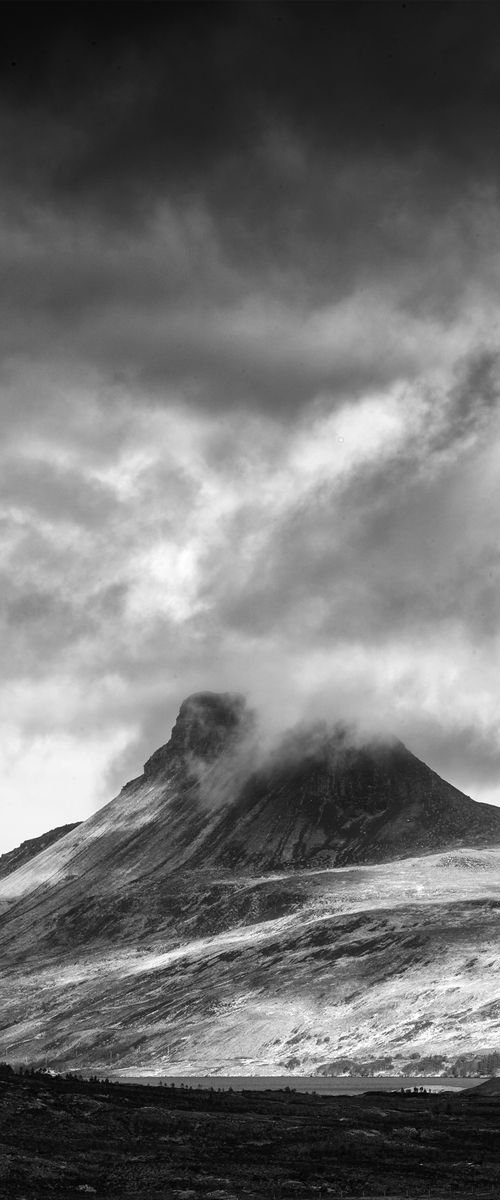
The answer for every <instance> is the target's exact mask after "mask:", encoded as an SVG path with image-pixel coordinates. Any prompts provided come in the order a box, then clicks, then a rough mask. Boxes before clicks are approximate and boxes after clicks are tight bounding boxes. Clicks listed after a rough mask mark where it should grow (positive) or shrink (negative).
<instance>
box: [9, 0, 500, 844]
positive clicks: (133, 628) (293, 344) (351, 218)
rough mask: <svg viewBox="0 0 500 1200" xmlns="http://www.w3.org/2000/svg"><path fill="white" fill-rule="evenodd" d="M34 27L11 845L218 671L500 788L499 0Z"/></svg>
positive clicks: (14, 84)
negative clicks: (495, 0)
mask: <svg viewBox="0 0 500 1200" xmlns="http://www.w3.org/2000/svg"><path fill="white" fill-rule="evenodd" d="M2 22H3V32H2V67H1V71H0V144H1V150H2V181H1V185H0V218H1V219H0V258H1V270H0V308H1V313H2V321H1V324H0V387H1V403H2V441H1V446H0V479H1V492H2V507H1V511H0V543H1V546H2V562H1V575H2V592H1V597H2V599H1V604H0V621H1V623H2V625H1V627H2V642H3V650H2V666H3V671H2V684H1V688H0V700H1V708H2V723H3V735H2V741H1V751H0V770H1V773H2V778H3V792H4V794H5V796H6V805H5V811H6V814H7V818H6V822H5V831H4V833H3V834H2V837H3V841H4V847H3V848H8V846H10V845H12V844H14V843H15V842H16V841H20V840H21V839H22V837H24V836H26V837H28V836H31V835H34V834H36V833H38V832H42V831H43V830H44V829H46V828H49V827H51V826H54V825H57V824H61V823H62V821H63V820H71V819H77V818H78V817H80V816H85V815H87V814H88V813H89V812H91V811H92V810H93V809H94V808H96V807H97V806H98V805H99V804H101V803H103V802H104V801H105V800H106V799H108V798H109V797H110V796H111V795H112V794H113V792H114V791H116V790H117V788H119V787H120V786H121V785H122V783H123V782H125V779H126V778H127V777H128V776H129V775H134V774H137V773H138V771H139V770H140V768H141V765H142V762H143V761H144V760H145V759H146V758H147V757H148V756H149V754H150V753H151V752H152V751H153V750H154V749H155V748H156V746H157V745H159V744H161V743H162V742H164V741H165V740H166V739H167V737H168V735H169V731H170V727H171V725H172V723H173V721H174V719H175V715H176V711H177V709H178V707H179V704H180V702H181V701H182V699H183V698H184V696H185V695H186V694H188V693H189V692H190V691H193V690H197V689H200V688H210V689H213V690H215V689H218V688H223V689H227V688H234V689H235V690H237V691H244V692H247V693H248V695H249V698H250V700H251V701H252V702H253V703H255V704H256V705H257V706H258V707H259V708H260V710H261V712H262V713H263V719H264V722H265V724H266V725H267V727H268V728H269V729H271V730H274V729H278V728H280V727H282V726H283V725H284V724H287V723H289V722H290V723H292V722H293V721H295V720H299V719H302V718H303V717H304V716H306V717H307V716H308V715H309V716H311V717H316V716H326V717H327V718H331V719H338V718H343V717H348V718H349V719H350V720H356V721H358V722H359V724H360V725H361V726H362V727H367V728H374V727H375V728H377V729H381V730H383V731H390V732H391V733H394V734H396V735H398V736H400V737H402V738H403V740H404V741H406V742H407V744H408V745H409V746H410V748H412V749H414V750H415V752H417V753H418V754H420V755H421V757H423V758H425V759H426V760H427V761H428V762H429V763H430V765H431V766H433V767H434V768H435V769H437V770H438V771H441V772H442V773H443V774H445V775H446V776H447V777H448V778H449V779H450V780H451V781H452V782H454V783H455V784H457V785H458V786H459V787H462V788H463V789H464V790H465V791H467V792H468V793H469V794H472V795H474V796H475V797H477V798H478V799H480V798H483V799H488V800H492V801H494V802H497V803H498V802H500V788H499V783H498V779H499V775H498V772H499V759H500V741H499V732H500V728H499V726H500V720H499V716H498V684H497V679H498V674H499V672H498V667H499V661H498V658H499V655H498V649H499V620H498V585H499V552H498V546H499V537H498V528H497V526H498V517H497V513H498V512H499V511H500V504H499V500H500V496H499V483H498V455H499V453H500V415H499V403H498V397H499V387H500V359H499V357H498V350H499V345H498V329H499V321H500V207H499V184H500V179H499V168H498V161H499V160H498V152H497V129H498V118H499V115H500V82H499V76H498V70H497V56H496V46H497V44H498V37H499V36H500V14H499V11H498V6H497V5H493V4H482V5H480V6H475V5H473V4H469V3H462V4H443V5H442V4H433V5H432V6H431V5H428V4H421V3H418V2H417V3H412V4H409V5H404V4H402V5H395V4H392V3H391V4H383V3H377V4H371V3H370V4H358V3H354V4H352V3H350V4H331V5H326V4H322V3H308V4H303V3H294V4H288V3H285V4H281V3H271V4H269V3H251V4H247V3H241V4H238V5H234V4H218V3H210V4H200V5H198V4H189V5H184V4H162V5H157V4H141V5H135V4H125V5H120V6H117V5H114V4H100V5H86V4H79V5H73V6H63V5H52V4H40V5H37V6H34V5H33V6H31V5H23V6H17V5H10V4H7V5H4V6H3V10H2ZM0 848H2V847H0Z"/></svg>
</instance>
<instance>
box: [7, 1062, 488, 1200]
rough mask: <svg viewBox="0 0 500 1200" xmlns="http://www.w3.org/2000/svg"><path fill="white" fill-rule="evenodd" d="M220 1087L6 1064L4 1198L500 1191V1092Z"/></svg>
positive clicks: (142, 1199) (275, 1197)
mask: <svg viewBox="0 0 500 1200" xmlns="http://www.w3.org/2000/svg"><path fill="white" fill-rule="evenodd" d="M216 1088H217V1080H216V1079H214V1088H213V1089H210V1090H208V1089H201V1088H188V1087H181V1088H179V1087H174V1086H173V1085H172V1086H166V1087H154V1088H152V1087H147V1086H142V1085H128V1084H115V1083H110V1082H109V1081H100V1080H97V1079H93V1080H82V1079H79V1078H75V1077H62V1076H56V1077H52V1076H50V1075H44V1074H42V1073H39V1074H32V1075H30V1074H29V1073H28V1074H25V1075H15V1074H14V1073H13V1072H12V1071H11V1069H10V1068H9V1067H6V1066H4V1067H0V1117H1V1124H2V1143H1V1145H0V1195H1V1196H2V1197H3V1196H5V1197H9V1198H12V1200H21V1197H24V1198H25V1200H35V1198H36V1200H43V1198H44V1197H46V1196H47V1197H48V1196H54V1195H55V1196H64V1200H73V1198H74V1200H76V1198H77V1197H81V1196H82V1195H85V1194H86V1195H89V1196H91V1195H95V1196H96V1197H103V1198H104V1197H106V1200H122V1198H123V1197H126V1196H134V1197H135V1200H152V1198H153V1197H160V1196H161V1197H163V1200H166V1198H167V1197H168V1200H244V1198H246V1200H264V1198H266V1200H291V1198H292V1197H294V1198H296V1200H300V1198H302V1197H303V1198H304V1200H305V1198H306V1197H307V1198H309V1197H313V1196H314V1197H318V1196H330V1197H341V1196H343V1197H355V1196H356V1197H358V1198H361V1197H379V1196H386V1197H391V1198H392V1200H396V1197H397V1198H398V1200H399V1198H400V1197H411V1198H415V1200H416V1198H417V1197H433V1200H438V1198H439V1200H441V1198H443V1200H444V1197H445V1196H446V1197H461V1198H463V1200H465V1198H466V1197H467V1198H470V1200H472V1197H473V1196H474V1197H476V1200H480V1198H481V1197H484V1198H485V1200H486V1198H488V1200H493V1197H495V1198H497V1197H498V1188H499V1185H500V1149H499V1146H498V1137H497V1133H498V1122H499V1117H500V1101H499V1099H498V1097H497V1098H495V1097H491V1096H488V1095H484V1094H481V1093H476V1094H470V1093H469V1094H464V1093H461V1094H459V1095H456V1094H451V1093H441V1094H440V1095H437V1096H436V1095H425V1094H422V1093H413V1092H410V1093H408V1092H406V1093H405V1094H402V1093H400V1092H389V1093H388V1092H379V1093H371V1094H370V1095H365V1096H343V1097H339V1096H315V1095H306V1094H304V1093H302V1094H301V1093H294V1091H293V1088H286V1089H285V1090H284V1091H282V1092H278V1091H268V1092H256V1091H251V1092H250V1091H246V1092H245V1091H243V1092H233V1093H231V1092H225V1091H221V1092H219V1091H217V1090H216Z"/></svg>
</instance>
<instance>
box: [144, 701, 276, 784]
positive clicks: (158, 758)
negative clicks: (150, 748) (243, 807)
mask: <svg viewBox="0 0 500 1200" xmlns="http://www.w3.org/2000/svg"><path fill="white" fill-rule="evenodd" d="M253 724H254V714H253V711H252V710H251V709H250V708H249V707H248V705H247V702H246V700H245V697H244V696H242V695H240V693H239V692H194V693H193V695H191V696H188V697H187V699H186V700H184V701H183V702H182V704H181V706H180V709H179V713H178V716H177V720H176V722H175V725H174V727H173V729H172V734H171V737H170V741H168V742H167V743H166V745H165V746H161V747H160V749H159V750H156V751H155V753H154V754H153V755H152V756H151V758H149V759H148V761H147V762H146V763H145V764H144V774H145V775H146V776H147V777H150V776H152V775H156V774H158V773H159V772H160V771H162V770H163V768H164V766H166V765H167V763H168V762H170V761H171V760H172V759H173V758H179V757H180V758H183V759H185V758H186V757H188V756H191V755H194V756H195V757H196V758H201V759H204V760H205V761H208V762H210V761H212V760H213V759H214V758H217V757H218V755H219V754H221V753H222V751H223V750H224V749H225V748H226V746H227V744H228V742H229V741H231V740H233V739H234V738H235V736H238V735H240V734H241V735H243V734H244V733H247V732H249V731H250V729H251V728H252V727H253Z"/></svg>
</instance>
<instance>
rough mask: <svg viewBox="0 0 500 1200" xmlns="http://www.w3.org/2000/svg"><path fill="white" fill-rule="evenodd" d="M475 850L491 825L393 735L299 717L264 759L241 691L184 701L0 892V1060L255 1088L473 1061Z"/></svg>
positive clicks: (484, 1020)
mask: <svg viewBox="0 0 500 1200" xmlns="http://www.w3.org/2000/svg"><path fill="white" fill-rule="evenodd" d="M496 846H500V811H499V810H498V809H496V808H493V807H491V806H488V805H479V804H476V803H475V802H474V801H472V800H470V799H469V798H468V797H466V796H463V795H462V794H461V793H460V792H458V791H457V789H455V788H453V787H452V786H451V785H450V784H447V783H445V782H444V781H443V780H441V779H440V778H439V777H438V776H437V775H436V774H435V773H434V772H432V771H431V770H430V769H429V768H428V767H426V766H425V764H423V763H421V762H420V761H419V760H418V759H416V758H415V757H414V756H413V755H412V754H411V753H410V752H409V751H408V750H407V749H406V748H405V747H404V746H403V745H402V744H401V743H400V742H396V741H392V742H386V743H381V742H372V743H369V744H364V745H363V744H360V743H359V741H358V740H357V739H356V738H355V737H354V736H353V734H352V733H350V732H349V731H348V730H346V729H344V728H341V727H337V728H336V729H335V730H333V731H329V730H328V729H327V728H326V727H325V726H322V725H318V726H315V727H314V728H311V729H301V730H296V731H294V733H293V734H292V735H289V736H288V737H287V738H285V739H283V742H282V744H281V745H280V746H278V747H277V748H275V749H274V751H272V752H271V753H268V754H266V755H264V754H263V753H262V750H261V748H260V743H259V734H258V729H257V726H256V723H255V719H254V716H253V714H252V713H251V712H250V711H249V710H248V709H247V707H246V704H245V702H244V700H243V698H242V697H240V696H233V695H214V694H212V693H202V694H199V695H195V696H193V697H190V698H189V699H188V700H187V701H185V702H184V704H183V705H182V706H181V709H180V712H179V716H178V718H177V721H176V724H175V726H174V729H173V731H172V736H171V738H170V740H169V742H168V743H167V744H166V745H165V746H163V747H161V748H160V750H158V751H157V752H156V753H155V754H154V755H153V756H152V757H151V758H150V759H149V760H148V762H147V763H146V764H145V768H144V772H143V774H142V775H141V776H140V777H139V778H138V779H136V780H132V781H131V783H129V784H127V785H126V786H125V787H124V788H123V789H122V792H121V793H120V794H119V796H117V797H116V798H115V799H114V800H113V801H111V802H110V803H109V804H108V805H106V806H105V807H104V808H103V809H101V810H100V812H98V813H96V814H94V816H92V817H91V818H89V820H88V821H86V822H84V823H83V824H81V825H79V826H78V827H77V828H75V829H73V830H72V831H71V832H70V833H69V834H67V835H66V836H65V837H64V838H63V839H62V840H61V841H60V842H58V843H55V844H53V845H52V846H50V847H48V848H47V849H45V850H43V851H42V852H41V853H40V854H38V855H37V856H36V857H35V858H34V859H32V860H31V861H30V862H28V863H25V864H24V865H23V866H22V867H20V868H19V869H18V870H16V871H14V872H13V873H11V874H10V875H9V876H8V877H7V878H5V879H4V880H1V881H0V903H1V905H2V909H3V911H2V915H1V917H0V955H1V957H2V963H3V964H4V965H5V968H4V973H3V977H2V980H1V982H0V989H1V991H0V1000H1V1002H2V1011H3V1012H4V1013H5V1018H4V1027H3V1030H2V1032H1V1033H0V1054H1V1053H4V1054H7V1055H11V1056H12V1055H14V1056H19V1057H22V1056H23V1055H24V1056H26V1055H29V1058H30V1059H33V1058H34V1059H35V1060H39V1056H40V1054H43V1053H45V1054H47V1053H50V1056H51V1061H52V1062H54V1063H57V1064H58V1065H60V1066H62V1065H64V1066H71V1065H79V1066H89V1067H92V1066H96V1065H99V1063H100V1064H101V1065H105V1064H106V1062H107V1061H108V1059H109V1056H110V1055H113V1056H114V1059H113V1061H114V1062H115V1063H118V1064H120V1065H121V1066H122V1067H124V1068H128V1069H131V1070H132V1069H133V1070H135V1071H137V1070H138V1069H143V1068H144V1066H145V1065H147V1066H149V1067H150V1068H151V1069H161V1064H165V1062H166V1061H167V1060H168V1062H170V1063H171V1062H174V1065H176V1069H177V1070H178V1071H179V1072H180V1073H182V1071H183V1070H185V1071H187V1070H191V1071H217V1070H220V1071H222V1072H224V1071H225V1072H226V1073H228V1072H230V1071H231V1070H233V1069H235V1070H236V1071H238V1070H239V1071H242V1070H243V1071H244V1070H249V1071H251V1072H252V1071H253V1072H256V1073H257V1072H259V1071H264V1070H265V1071H267V1072H268V1073H269V1072H272V1071H273V1070H274V1068H276V1069H277V1070H283V1069H287V1067H288V1068H289V1069H296V1070H301V1071H304V1072H307V1071H311V1070H323V1069H329V1067H328V1064H330V1066H331V1064H332V1063H333V1064H334V1063H336V1062H338V1061H345V1060H346V1059H351V1060H352V1059H355V1058H356V1057H357V1059H358V1062H359V1061H360V1055H361V1056H362V1058H363V1061H368V1060H369V1061H372V1062H373V1061H375V1060H376V1059H377V1058H380V1057H381V1056H382V1057H383V1056H384V1055H385V1056H386V1057H387V1055H389V1057H390V1058H391V1060H393V1067H394V1061H395V1057H397V1056H399V1059H398V1061H399V1062H400V1063H401V1062H404V1061H406V1058H407V1057H408V1055H410V1054H414V1055H417V1056H420V1057H422V1058H426V1057H429V1055H431V1054H434V1053H436V1054H438V1055H440V1056H441V1060H442V1061H443V1062H445V1061H446V1062H449V1061H452V1060H453V1056H455V1057H456V1056H458V1055H461V1054H464V1053H466V1054H467V1053H469V1052H470V1054H477V1053H479V1052H482V1051H483V1050H485V1051H486V1050H488V1049H491V1047H492V1045H493V1046H494V1045H495V1043H494V1038H495V1037H496V1036H497V1032H496V1031H500V1025H499V1021H500V1007H499V1006H498V1003H497V1000H496V996H497V994H498V985H499V983H500V978H499V976H500V960H499V955H498V951H497V946H498V923H499V915H500V890H499V884H498V866H499V864H500V850H497V849H495V847H496ZM485 972H486V974H485ZM464 980H465V981H466V988H465V992H464V990H463V989H464V987H465V984H464ZM495 988H496V992H495ZM464 996H465V999H464ZM21 997H22V1003H21ZM492 1039H493V1041H492ZM238 1047H239V1049H238ZM167 1051H168V1053H167ZM37 1056H38V1059H37ZM245 1064H246V1065H245ZM292 1064H295V1066H294V1067H293V1066H292Z"/></svg>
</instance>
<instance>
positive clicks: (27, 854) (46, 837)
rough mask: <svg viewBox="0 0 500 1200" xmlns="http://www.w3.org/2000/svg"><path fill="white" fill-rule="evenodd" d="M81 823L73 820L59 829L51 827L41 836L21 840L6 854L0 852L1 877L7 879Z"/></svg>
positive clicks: (59, 826) (58, 827)
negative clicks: (18, 844) (6, 877)
mask: <svg viewBox="0 0 500 1200" xmlns="http://www.w3.org/2000/svg"><path fill="white" fill-rule="evenodd" d="M79 825H81V821H73V823H72V824H70V825H58V826H57V829H49V830H48V832H47V833H42V834H40V836H39V837H35V838H27V840H26V841H25V842H21V845H20V846H16V847H15V848H14V849H13V850H7V852H6V853H5V854H0V879H5V876H6V875H11V874H12V872H13V871H17V870H18V868H19V867H23V866H24V865H25V863H28V862H30V861H31V859H32V858H35V857H36V855H37V854H40V853H41V852H42V850H47V849H48V847H49V846H53V845H54V842H58V841H59V840H60V838H63V837H65V836H66V834H67V833H71V831H72V829H77V828H78V826H79Z"/></svg>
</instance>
